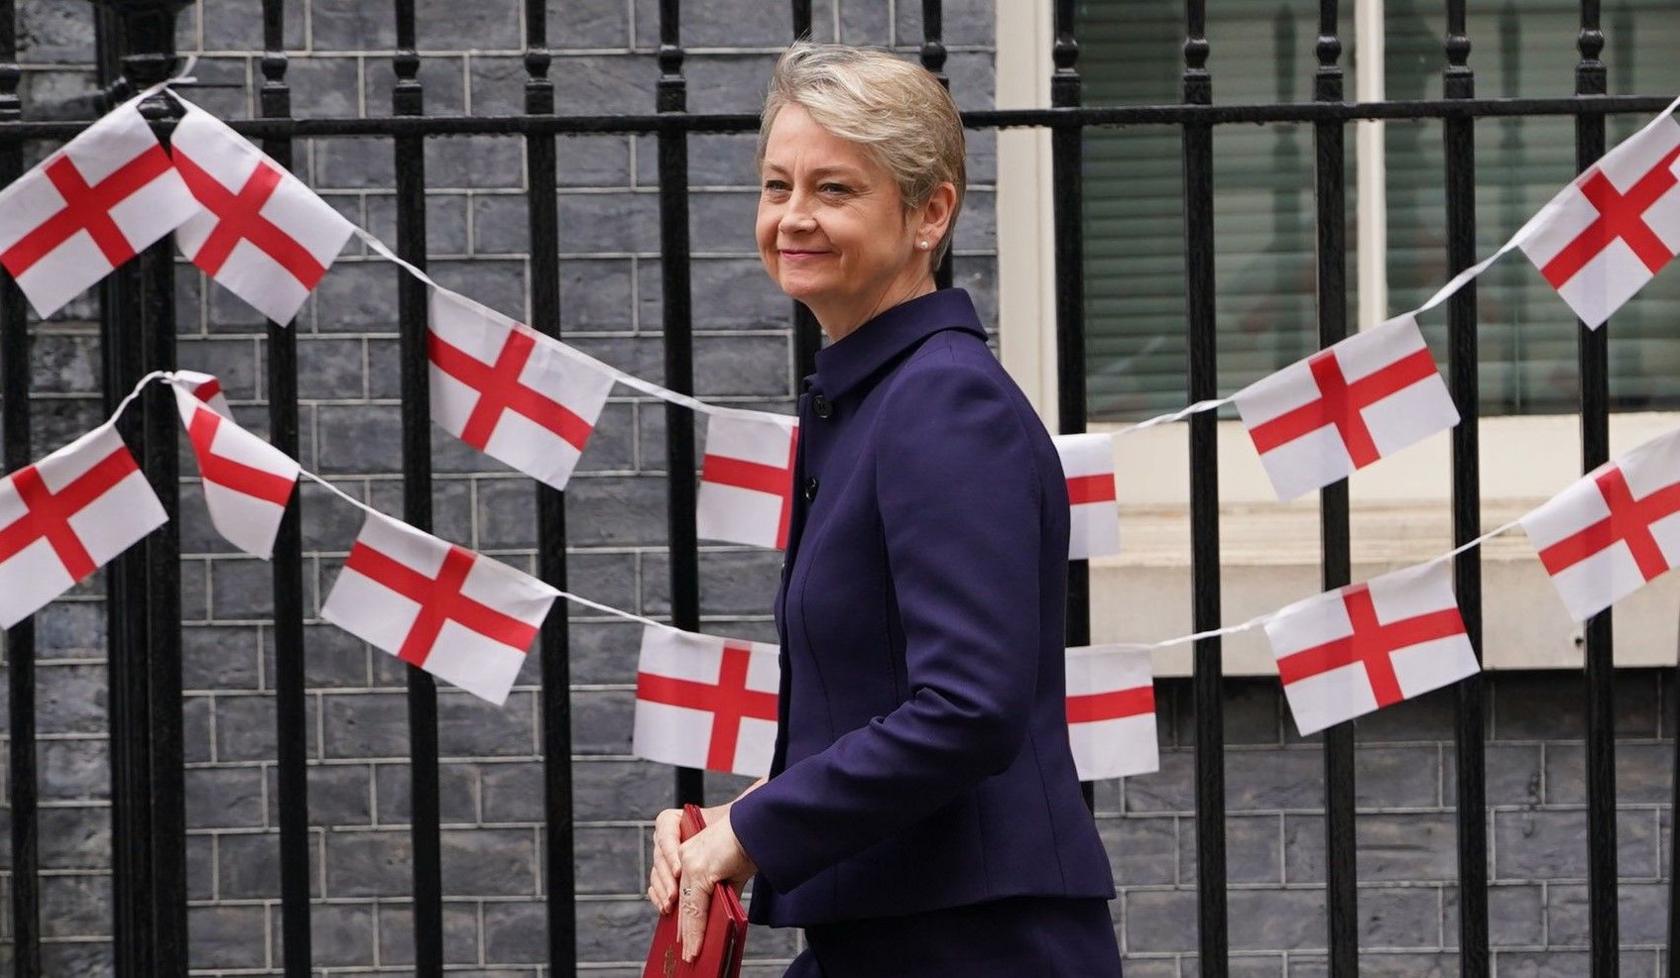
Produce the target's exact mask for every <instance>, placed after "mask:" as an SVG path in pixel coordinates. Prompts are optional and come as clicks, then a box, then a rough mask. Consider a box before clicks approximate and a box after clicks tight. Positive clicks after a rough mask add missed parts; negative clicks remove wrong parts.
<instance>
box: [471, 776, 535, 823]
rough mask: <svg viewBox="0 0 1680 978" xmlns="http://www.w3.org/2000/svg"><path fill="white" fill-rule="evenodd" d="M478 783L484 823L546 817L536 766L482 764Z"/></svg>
mask: <svg viewBox="0 0 1680 978" xmlns="http://www.w3.org/2000/svg"><path fill="white" fill-rule="evenodd" d="M480 784H481V791H482V792H483V804H484V821H486V822H540V821H542V820H543V819H544V818H545V817H546V815H547V813H546V811H545V809H544V805H543V770H542V765H541V764H540V763H534V762H525V761H515V762H511V763H505V764H486V765H484V766H483V767H482V768H481V771H480Z"/></svg>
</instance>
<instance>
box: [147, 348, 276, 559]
mask: <svg viewBox="0 0 1680 978" xmlns="http://www.w3.org/2000/svg"><path fill="white" fill-rule="evenodd" d="M211 379H212V380H214V379H215V378H211ZM174 388H175V407H176V409H177V410H179V411H180V413H181V423H182V424H184V425H186V426H187V440H188V441H190V442H191V443H192V448H193V455H194V456H196V458H197V459H198V473H199V476H200V477H201V478H202V480H203V482H204V505H205V506H206V507H207V508H208V509H209V510H210V523H211V525H212V526H214V527H215V528H216V532H217V533H220V534H221V535H222V536H223V537H224V538H226V539H227V541H228V542H229V543H231V544H233V545H234V546H236V547H238V548H239V549H240V550H243V551H245V552H246V553H248V554H251V555H252V556H254V557H261V558H263V559H264V560H267V559H268V558H269V557H270V556H271V555H273V553H274V537H275V535H276V534H277V533H279V532H280V518H281V517H282V516H284V515H285V514H286V504H287V503H288V502H289V501H290V500H291V498H292V490H293V489H294V488H295V487H296V485H297V477H298V464H297V463H296V462H294V461H292V459H291V458H290V457H289V456H288V455H286V453H284V452H282V451H280V450H279V449H278V448H275V447H274V446H273V445H270V444H269V443H268V442H266V441H263V440H262V439H261V438H258V437H257V436H256V435H253V434H251V433H250V432H249V431H246V430H245V429H244V428H241V427H239V425H237V424H235V423H234V422H233V421H232V420H231V419H229V418H225V417H223V416H222V415H221V414H218V413H217V412H216V411H215V410H213V409H212V408H211V407H210V405H209V404H207V403H205V402H204V401H201V400H199V396H200V395H199V394H198V393H197V391H198V390H202V389H203V385H197V387H196V389H195V385H194V384H193V382H192V381H190V380H189V381H182V380H181V379H180V375H179V374H177V375H176V383H175V385H174ZM223 403H224V406H225V404H226V402H225V401H224V402H223Z"/></svg>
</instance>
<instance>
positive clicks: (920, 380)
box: [729, 350, 1043, 893]
mask: <svg viewBox="0 0 1680 978" xmlns="http://www.w3.org/2000/svg"><path fill="white" fill-rule="evenodd" d="M920 359H921V358H915V359H913V360H912V362H911V363H909V364H906V365H905V366H906V368H922V369H917V370H916V371H915V374H914V375H909V376H901V377H899V378H898V382H897V383H896V384H895V385H894V388H893V390H892V392H891V393H892V395H893V397H894V398H895V399H896V400H897V401H898V402H899V403H896V404H894V403H890V402H889V403H888V404H886V405H883V407H884V408H885V410H884V412H883V415H882V418H881V421H880V428H879V430H880V434H879V435H878V439H879V444H878V449H879V453H878V455H877V458H876V473H875V484H876V485H875V492H876V496H877V500H878V503H879V506H880V511H881V522H882V529H883V532H884V535H885V541H886V552H887V559H888V565H889V569H890V571H891V574H892V582H893V588H894V590H895V593H896V596H897V600H898V607H899V615H900V619H901V621H902V623H903V627H904V638H905V658H906V667H907V671H908V676H909V686H910V692H911V695H910V698H909V699H908V700H906V701H905V702H904V703H902V704H900V705H899V706H898V708H896V709H894V710H893V711H892V712H891V713H889V714H887V715H886V716H884V717H882V716H878V717H875V718H873V719H872V720H870V722H869V723H868V724H866V725H865V726H863V727H861V728H858V729H856V730H852V731H849V732H847V733H846V734H844V735H842V736H841V737H840V738H839V739H837V740H836V741H835V742H834V743H833V744H831V745H829V747H828V748H827V749H826V750H823V751H821V752H820V753H817V754H813V755H811V756H809V757H806V758H803V759H801V760H800V761H798V762H797V763H794V764H792V765H789V766H788V767H787V768H786V769H784V770H783V771H782V772H781V773H780V774H779V775H777V776H776V777H774V778H772V779H770V780H769V781H768V782H766V783H765V784H764V785H763V786H761V787H760V788H758V790H756V791H754V792H753V793H752V794H750V795H747V796H746V797H743V798H741V799H739V800H737V801H736V802H735V804H734V807H733V808H731V810H730V816H729V817H730V822H731V825H732V827H733V829H734V831H735V833H736V837H737V839H738V840H739V841H740V843H741V846H742V848H743V849H745V850H746V852H747V854H748V855H749V856H750V857H751V858H752V859H753V861H754V862H755V863H756V864H757V865H758V869H759V872H760V873H761V874H762V875H763V876H764V878H765V879H767V880H768V881H769V882H770V885H771V886H773V887H774V888H775V889H776V890H777V891H779V892H783V893H786V892H788V891H790V890H792V889H793V888H795V887H797V886H798V885H799V884H801V883H803V882H805V881H806V880H808V879H810V878H811V877H813V876H815V875H816V874H817V873H818V872H820V871H821V870H823V869H824V868H826V867H828V866H831V865H833V864H834V863H837V862H839V861H841V860H843V859H845V858H847V857H849V856H852V855H854V854H856V853H858V852H861V851H862V850H864V849H867V848H868V847H869V846H871V845H873V844H875V843H876V842H879V841H881V840H883V839H885V838H888V837H889V836H891V835H893V834H894V833H897V832H899V831H901V830H903V829H905V828H907V827H908V826H910V825H912V824H914V823H915V822H917V821H919V820H921V819H923V818H925V817H926V816H928V815H930V814H932V813H933V812H934V811H936V810H938V809H939V808H940V807H942V806H944V805H945V804H947V803H948V802H950V801H951V800H953V799H954V798H956V797H957V796H958V795H959V794H961V793H962V792H963V791H965V790H968V789H970V788H972V787H973V786H974V785H975V784H977V783H978V782H980V781H981V780H982V779H984V778H986V777H988V776H990V775H993V774H996V773H999V772H1002V771H1003V770H1006V769H1007V768H1008V767H1009V765H1010V764H1011V763H1012V762H1013V761H1014V759H1015V757H1016V755H1017V754H1018V753H1019V751H1020V748H1021V746H1022V744H1023V743H1024V741H1025V738H1026V733H1027V727H1028V719H1029V717H1028V714H1029V711H1030V709H1031V706H1032V702H1033V698H1034V685H1035V682H1036V676H1037V670H1038V661H1037V660H1038V654H1039V649H1038V646H1039V587H1040V585H1039V558H1040V548H1041V546H1042V543H1041V538H1040V534H1041V530H1040V518H1041V513H1040V507H1041V496H1042V495H1043V492H1042V489H1041V488H1040V483H1039V481H1038V474H1037V471H1036V465H1035V462H1034V454H1033V446H1032V442H1031V441H1030V439H1029V437H1028V433H1027V429H1026V427H1025V422H1024V420H1023V419H1022V418H1021V416H1020V415H1019V414H1018V413H1017V411H1016V408H1015V406H1014V405H1013V404H1012V403H1011V401H1010V399H1009V397H1008V396H1007V392H1006V391H1005V390H1004V389H1003V388H1002V386H1001V385H1000V383H999V381H998V380H997V379H996V378H995V377H992V376H988V375H987V374H986V373H985V372H984V371H983V370H982V369H981V368H980V367H979V366H978V365H975V364H964V363H961V362H960V361H958V360H957V359H956V357H955V356H954V355H953V354H952V353H951V352H950V351H949V350H940V351H933V355H932V356H931V357H929V358H927V360H926V361H923V362H916V361H917V360H920Z"/></svg>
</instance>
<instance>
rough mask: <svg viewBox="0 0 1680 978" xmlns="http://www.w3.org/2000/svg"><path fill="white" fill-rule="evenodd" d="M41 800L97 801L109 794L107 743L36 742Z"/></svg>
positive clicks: (72, 741) (108, 750) (93, 741)
mask: <svg viewBox="0 0 1680 978" xmlns="http://www.w3.org/2000/svg"><path fill="white" fill-rule="evenodd" d="M36 752H37V756H38V757H39V759H40V760H39V763H40V768H39V772H38V775H37V779H36V784H37V786H38V789H39V791H40V798H41V800H42V801H99V800H103V799H107V798H109V797H110V796H111V746H110V744H109V742H107V741H105V740H46V741H40V742H38V743H37V744H36Z"/></svg>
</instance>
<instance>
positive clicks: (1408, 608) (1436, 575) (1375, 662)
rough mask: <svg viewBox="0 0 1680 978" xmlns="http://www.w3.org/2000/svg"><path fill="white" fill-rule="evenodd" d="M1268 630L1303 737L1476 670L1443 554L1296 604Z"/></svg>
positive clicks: (1449, 570) (1280, 615) (1444, 684)
mask: <svg viewBox="0 0 1680 978" xmlns="http://www.w3.org/2000/svg"><path fill="white" fill-rule="evenodd" d="M1266 637H1267V638H1269V639H1270V640H1271V643H1272V651H1273V653H1274V654H1275V655H1276V656H1277V669H1278V677H1279V678H1280V679H1282V680H1283V692H1284V696H1285V697H1287V698H1288V700H1289V709H1290V711H1291V712H1292V713H1294V714H1295V725H1296V726H1297V727H1299V728H1300V731H1301V734H1302V735H1303V736H1305V735H1307V734H1310V733H1314V732H1316V731H1319V730H1323V729H1324V728H1325V727H1328V726H1332V725H1334V724H1337V723H1341V722H1342V721H1343V720H1351V719H1353V718H1354V717H1357V716H1362V715H1364V714H1366V713H1370V712H1371V711H1373V710H1377V709H1381V708H1382V707H1385V706H1391V705H1393V704H1395V703H1398V702H1400V701H1401V700H1403V699H1410V698H1411V697H1413V696H1417V695H1418V694H1420V693H1427V692H1429V691H1430V690H1432V689H1439V688H1440V687H1442V686H1446V685H1449V684H1451V683H1455V682H1458V681H1459V680H1460V679H1463V678H1464V677H1466V676H1471V675H1474V674H1475V673H1477V672H1479V671H1480V669H1481V667H1480V666H1479V665H1478V664H1477V662H1476V655H1475V652H1474V651H1472V650H1471V648H1470V637H1469V636H1468V635H1466V634H1465V632H1464V618H1463V617H1462V616H1461V615H1460V614H1459V613H1458V601H1457V600H1456V599H1455V598H1454V597H1453V590H1452V566H1451V564H1450V563H1449V562H1448V561H1445V560H1443V561H1438V562H1436V563H1432V564H1422V565H1419V566H1417V567H1408V568H1406V569H1404V570H1398V571H1394V572H1393V573H1390V574H1384V575H1382V576H1381V577H1374V578H1372V579H1371V580H1369V581H1366V582H1365V583H1363V584H1352V585H1349V586H1347V587H1344V588H1340V589H1338V590H1335V591H1329V592H1326V593H1324V594H1319V595H1315V596H1313V597H1311V598H1308V599H1306V600H1305V601H1299V602H1296V603H1295V604H1292V605H1290V606H1289V607H1287V608H1285V609H1283V610H1282V611H1280V612H1278V615H1277V617H1275V618H1273V619H1272V620H1271V621H1269V622H1267V623H1266Z"/></svg>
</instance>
